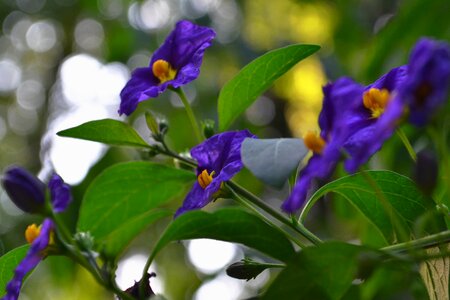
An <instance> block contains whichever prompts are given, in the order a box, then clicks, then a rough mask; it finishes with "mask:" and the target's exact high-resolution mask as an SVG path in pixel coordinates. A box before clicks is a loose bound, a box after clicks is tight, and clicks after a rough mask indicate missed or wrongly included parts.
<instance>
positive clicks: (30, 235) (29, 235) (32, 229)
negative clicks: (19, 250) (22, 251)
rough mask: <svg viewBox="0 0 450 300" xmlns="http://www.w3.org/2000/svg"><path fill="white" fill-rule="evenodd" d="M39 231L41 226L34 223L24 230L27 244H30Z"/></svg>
mask: <svg viewBox="0 0 450 300" xmlns="http://www.w3.org/2000/svg"><path fill="white" fill-rule="evenodd" d="M39 233H41V226H39V227H38V226H36V224H31V225H29V226H28V227H27V229H26V230H25V239H26V240H27V242H28V243H29V244H31V243H32V242H33V241H34V240H35V239H36V238H37V237H38V236H39Z"/></svg>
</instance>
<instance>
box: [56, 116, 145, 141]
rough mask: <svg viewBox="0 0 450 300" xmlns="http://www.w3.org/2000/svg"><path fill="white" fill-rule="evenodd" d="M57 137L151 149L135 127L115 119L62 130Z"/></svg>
mask: <svg viewBox="0 0 450 300" xmlns="http://www.w3.org/2000/svg"><path fill="white" fill-rule="evenodd" d="M57 135H59V136H63V137H71V138H77V139H82V140H88V141H94V142H99V143H104V144H108V145H115V146H132V147H144V148H148V147H149V145H148V144H147V143H146V142H145V141H144V140H143V139H142V138H141V136H140V135H139V134H138V133H137V132H136V131H135V130H134V128H133V127H131V126H130V125H128V124H126V123H123V122H121V121H118V120H113V119H103V120H95V121H90V122H86V123H84V124H81V125H79V126H76V127H73V128H69V129H66V130H62V131H60V132H58V133H57Z"/></svg>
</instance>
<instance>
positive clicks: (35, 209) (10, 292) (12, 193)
mask: <svg viewBox="0 0 450 300" xmlns="http://www.w3.org/2000/svg"><path fill="white" fill-rule="evenodd" d="M2 185H3V188H4V189H5V191H6V192H7V194H8V195H9V197H10V199H11V200H12V201H13V202H14V204H16V206H17V207H19V208H20V209H22V210H23V211H25V212H28V213H41V214H46V207H45V193H46V188H45V184H44V183H43V182H41V181H40V180H39V179H38V178H36V177H35V176H33V175H32V174H30V173H29V172H28V171H26V170H25V169H22V168H19V167H11V168H9V169H7V170H6V172H5V175H4V177H3V178H2ZM48 188H49V190H50V198H51V199H50V202H51V206H52V210H53V212H55V213H61V212H63V211H64V210H65V209H66V208H67V206H68V205H69V204H70V202H71V201H72V196H71V193H70V187H69V186H68V185H67V184H65V183H64V181H63V180H62V178H61V177H60V176H59V175H57V174H53V176H52V177H51V179H50V181H49V183H48ZM54 229H55V224H54V222H53V220H52V219H50V218H45V219H44V221H43V223H42V225H41V226H36V225H35V224H32V225H30V226H28V228H27V230H26V231H25V238H26V240H27V242H28V243H29V244H31V246H30V248H29V250H28V252H27V254H26V256H25V257H24V259H23V260H22V261H21V262H20V263H19V265H18V266H17V268H16V269H15V271H14V277H13V278H12V279H11V281H10V282H9V283H8V285H7V286H6V292H7V294H6V295H5V296H4V297H3V300H16V299H18V297H19V293H20V288H21V287H22V281H23V279H24V278H25V276H26V274H27V273H28V272H30V271H31V270H33V269H34V268H35V267H36V266H37V265H38V264H39V262H40V261H41V260H42V259H44V258H45V256H46V255H47V250H48V249H49V247H51V246H52V245H53V244H54V238H53V235H54V233H53V232H54Z"/></svg>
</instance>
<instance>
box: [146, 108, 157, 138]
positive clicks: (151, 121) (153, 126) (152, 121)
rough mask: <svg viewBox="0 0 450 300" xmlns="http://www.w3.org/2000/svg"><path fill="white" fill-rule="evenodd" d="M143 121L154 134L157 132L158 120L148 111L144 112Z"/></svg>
mask: <svg viewBox="0 0 450 300" xmlns="http://www.w3.org/2000/svg"><path fill="white" fill-rule="evenodd" d="M145 122H146V123H147V127H148V129H150V131H151V132H152V134H153V135H154V136H155V135H158V134H159V128H158V122H157V121H156V118H155V116H154V115H153V114H152V113H151V112H150V111H146V112H145Z"/></svg>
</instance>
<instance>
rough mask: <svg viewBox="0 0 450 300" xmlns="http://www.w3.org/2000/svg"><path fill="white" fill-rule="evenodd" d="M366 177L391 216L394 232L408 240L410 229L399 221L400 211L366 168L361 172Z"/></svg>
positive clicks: (403, 239) (401, 238)
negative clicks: (395, 208)
mask: <svg viewBox="0 0 450 300" xmlns="http://www.w3.org/2000/svg"><path fill="white" fill-rule="evenodd" d="M360 174H361V175H362V176H363V177H364V179H365V180H366V181H367V183H369V185H370V186H371V187H372V188H373V190H374V191H375V194H376V196H377V198H378V199H379V200H380V203H381V205H382V206H383V208H384V210H385V212H386V213H387V215H388V216H389V219H390V221H391V224H392V226H393V228H394V232H395V233H397V235H398V238H399V239H400V240H402V241H405V240H408V239H409V236H408V233H407V232H408V231H407V230H406V229H405V228H404V226H403V224H402V223H401V222H400V221H399V220H400V218H398V213H397V212H396V211H395V210H394V208H393V207H392V205H391V203H389V201H388V200H387V199H386V197H385V195H384V193H383V191H382V190H381V189H380V187H379V186H378V184H377V182H376V181H375V180H374V179H373V178H372V176H370V174H369V173H368V172H367V171H366V170H361V173H360Z"/></svg>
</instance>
